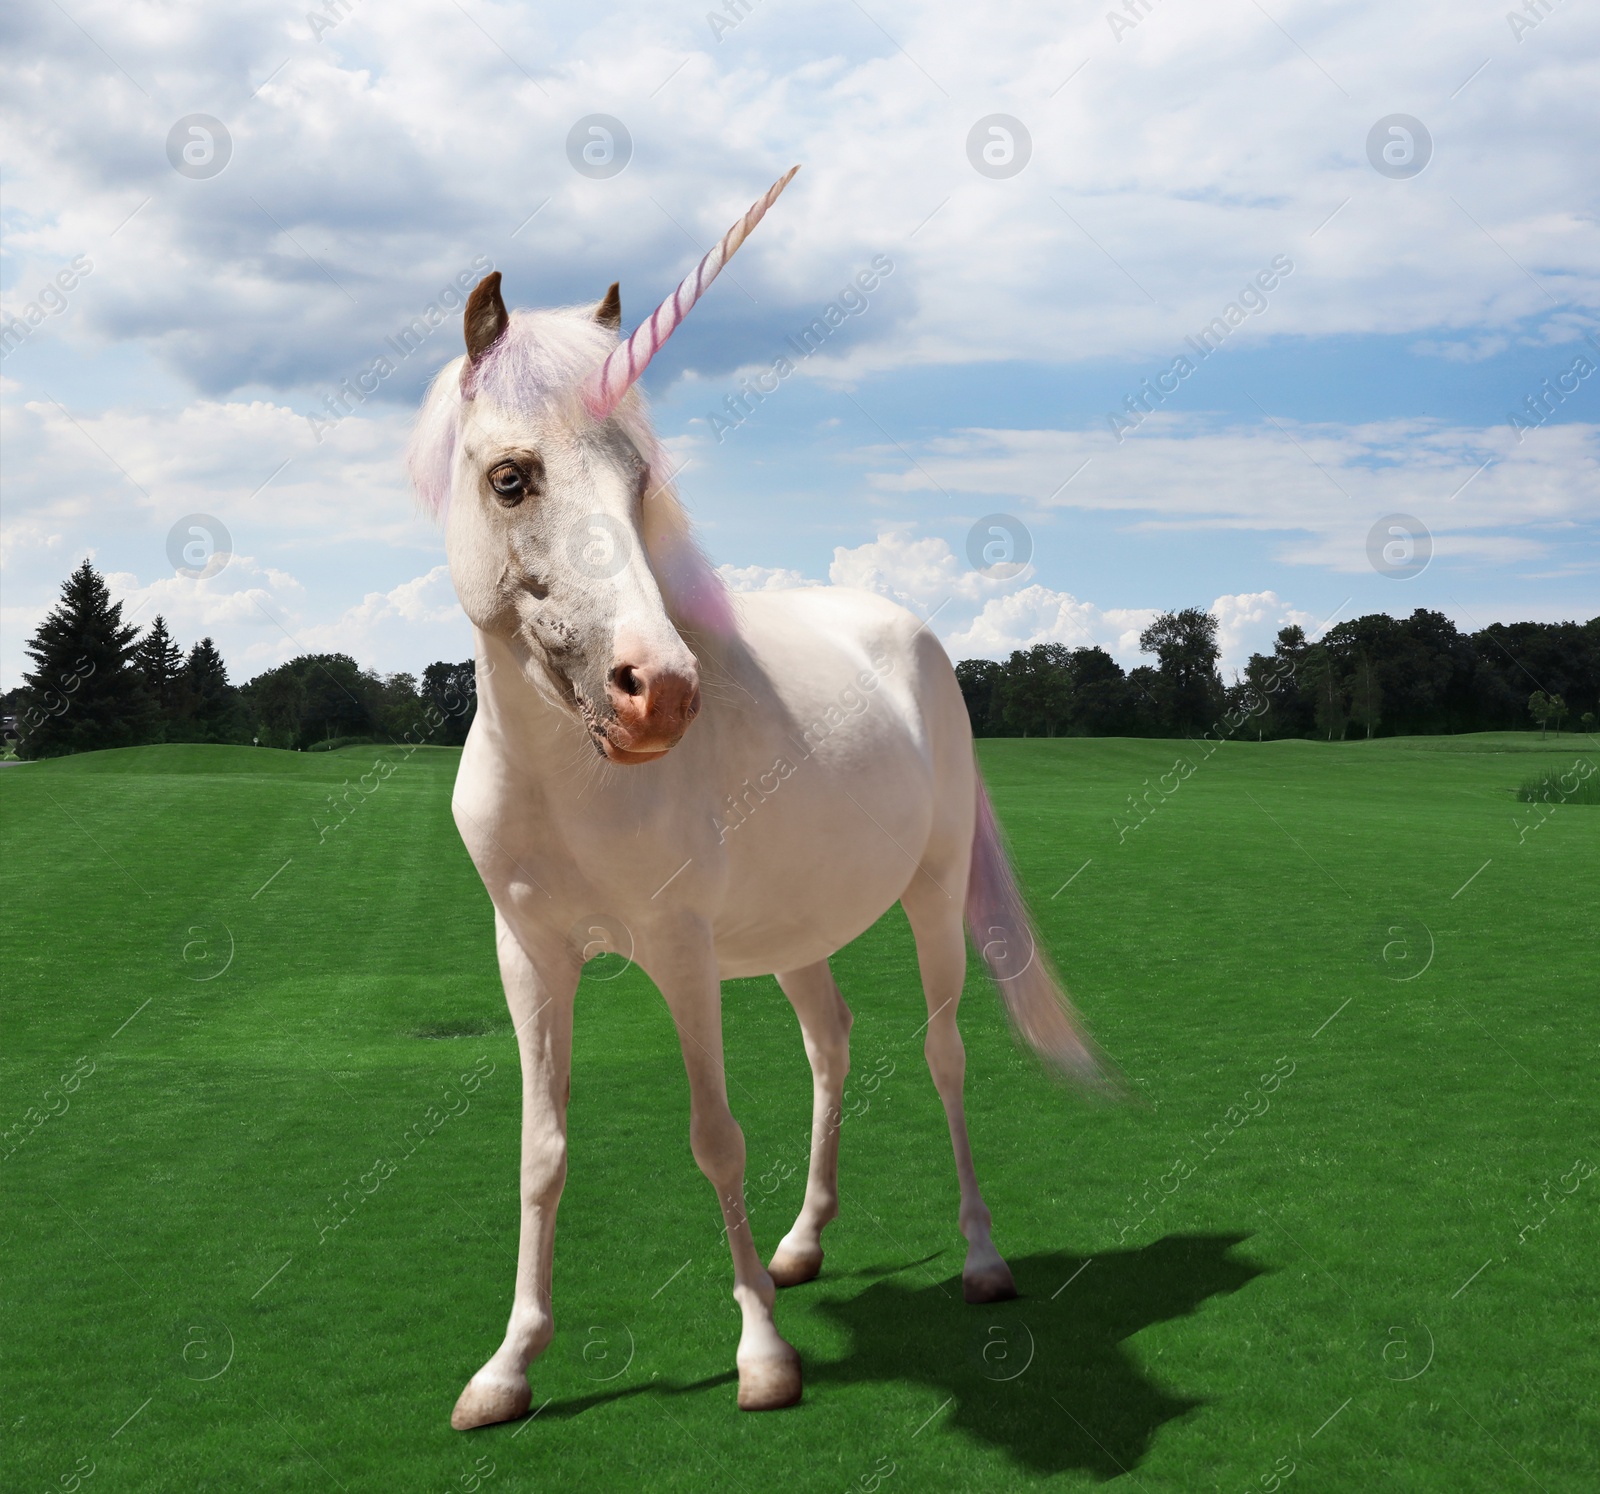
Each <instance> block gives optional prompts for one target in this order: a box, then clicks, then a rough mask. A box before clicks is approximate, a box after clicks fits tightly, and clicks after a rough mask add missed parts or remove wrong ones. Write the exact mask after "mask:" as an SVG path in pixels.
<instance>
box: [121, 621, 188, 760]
mask: <svg viewBox="0 0 1600 1494" xmlns="http://www.w3.org/2000/svg"><path fill="white" fill-rule="evenodd" d="M133 662H134V665H135V667H136V668H137V669H138V671H139V673H140V674H141V675H143V676H144V683H145V689H146V690H147V691H148V692H149V694H150V698H151V700H152V701H153V702H154V703H155V706H156V709H157V711H159V712H160V715H161V723H160V725H161V740H162V741H167V742H170V741H175V740H177V737H178V735H179V733H178V729H177V728H178V727H179V725H180V723H181V722H182V720H183V717H184V714H185V710H184V706H185V692H184V688H183V686H184V676H183V650H182V649H181V648H179V647H178V645H177V643H176V642H174V641H173V637H172V634H171V633H169V632H168V631H167V620H166V618H164V617H162V616H161V614H160V613H157V614H156V620H155V621H154V622H153V623H151V624H150V630H149V631H148V632H147V633H146V634H145V635H144V637H143V638H141V639H140V640H139V642H138V645H137V646H136V647H135V649H134V651H133Z"/></svg>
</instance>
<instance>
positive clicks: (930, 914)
mask: <svg viewBox="0 0 1600 1494" xmlns="http://www.w3.org/2000/svg"><path fill="white" fill-rule="evenodd" d="M957 875H958V874H957V872H956V871H955V870H953V869H952V870H950V871H949V873H948V874H945V873H944V872H943V871H940V872H939V873H938V874H937V876H936V875H935V873H934V872H928V873H922V872H919V874H918V876H917V878H916V879H915V881H914V882H913V883H912V885H911V886H910V887H908V888H907V889H906V891H905V894H904V895H903V896H902V897H901V899H900V903H901V906H902V907H903V908H904V909H905V912H906V918H907V919H908V920H909V922H910V924H911V932H912V933H913V934H914V935H915V936H916V941H917V964H918V966H919V967H920V969H921V971H922V991H923V995H924V996H925V997H926V998H927V1002H928V1035H927V1038H926V1040H925V1041H924V1043H923V1052H924V1054H925V1055H926V1056H927V1060H928V1069H929V1072H930V1073H932V1075H933V1083H934V1088H936V1089H937V1090H938V1091H939V1099H940V1100H941V1101H942V1102H943V1104H944V1113H945V1119H946V1121H948V1123H949V1126H950V1145H951V1148H952V1150H953V1151H954V1152H955V1159H956V1176H957V1178H958V1179H959V1180H960V1183H961V1211H960V1214H959V1216H958V1223H959V1226H960V1229H961V1234H962V1236H963V1238H964V1239H965V1240H966V1242H967V1258H966V1261H965V1262H964V1263H963V1265H962V1267H961V1294H962V1296H963V1297H965V1298H966V1300H967V1301H968V1302H1001V1301H1004V1300H1006V1299H1007V1298H1010V1297H1015V1296H1016V1295H1017V1287H1016V1283H1015V1282H1014V1281H1013V1280H1012V1278H1011V1268H1010V1267H1009V1266H1008V1265H1006V1263H1005V1261H1004V1259H1003V1258H1002V1257H1001V1255H1000V1252H999V1251H998V1250H996V1249H995V1246H994V1241H993V1240H991V1239H990V1238H989V1231H990V1229H991V1227H992V1221H991V1219H990V1216H989V1206H988V1205H987V1204H986V1203H984V1201H983V1194H982V1193H981V1192H980V1191H979V1188H978V1175H977V1171H976V1169H975V1168H974V1167H973V1164H972V1143H971V1142H970V1141H969V1140H968V1138H967V1113H966V1105H965V1102H964V1100H963V1098H962V1088H963V1085H964V1084H965V1082H966V1075H967V1055H966V1049H965V1048H964V1047H963V1046H962V1043H961V1033H960V1030H959V1029H958V1028H957V1026H956V1011H957V1008H958V1007H959V1006H960V1003H961V987H962V984H963V983H964V982H965V980H966V974H967V941H966V934H965V931H964V930H963V927H962V905H961V902H960V901H959V900H957V899H956V898H955V897H953V896H952V895H951V894H952V893H955V892H956V891H957V890H958V888H959V883H958V884H957V885H956V886H950V889H949V891H948V892H947V891H946V886H949V884H951V883H953V882H955V881H956V877H957ZM964 880H965V879H964V878H962V879H961V881H963V882H964ZM941 884H943V885H941Z"/></svg>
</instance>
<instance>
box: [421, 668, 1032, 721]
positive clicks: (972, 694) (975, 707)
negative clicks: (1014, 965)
mask: <svg viewBox="0 0 1600 1494" xmlns="http://www.w3.org/2000/svg"><path fill="white" fill-rule="evenodd" d="M434 667H435V668H437V667H438V666H437V665H435V666H434ZM1004 673H1005V669H1004V666H1003V665H1000V664H997V663H996V662H995V661H994V660H993V659H963V660H962V661H961V662H960V663H959V664H957V665H956V683H957V684H958V685H960V686H961V698H962V699H963V700H964V701H966V703H967V719H968V720H969V721H970V722H971V723H972V734H973V736H975V737H998V736H1001V735H1003V729H1002V728H1003V723H1002V721H1001V719H1000V706H999V702H998V700H997V698H996V693H997V691H998V690H999V688H1000V677H1001V676H1002V675H1003V674H1004ZM424 678H426V676H424Z"/></svg>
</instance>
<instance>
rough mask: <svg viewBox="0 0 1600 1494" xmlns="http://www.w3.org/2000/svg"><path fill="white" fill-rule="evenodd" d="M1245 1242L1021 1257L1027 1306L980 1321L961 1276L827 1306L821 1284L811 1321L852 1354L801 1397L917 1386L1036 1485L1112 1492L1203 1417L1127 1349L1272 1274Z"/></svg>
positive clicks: (1208, 1240)
mask: <svg viewBox="0 0 1600 1494" xmlns="http://www.w3.org/2000/svg"><path fill="white" fill-rule="evenodd" d="M1248 1238H1249V1237H1248V1236H1247V1235H1169V1236H1168V1237H1167V1238H1165V1239H1163V1240H1158V1241H1156V1242H1155V1243H1154V1244H1151V1245H1146V1246H1144V1247H1143V1248H1142V1249H1139V1250H1124V1251H1116V1252H1112V1253H1110V1254H1107V1255H1099V1256H1095V1257H1093V1258H1086V1257H1084V1256H1081V1255H1070V1254H1066V1253H1064V1252H1063V1253H1051V1254H1041V1255H1031V1256H1024V1257H1021V1258H1019V1259H1016V1260H1013V1261H1011V1263H1010V1264H1011V1270H1012V1274H1013V1275H1014V1276H1015V1278H1016V1282H1017V1289H1018V1291H1020V1292H1021V1294H1022V1295H1021V1297H1020V1298H1018V1299H1017V1300H1015V1301H1012V1302H998V1303H994V1304H991V1305H989V1306H984V1307H975V1306H969V1305H968V1304H967V1303H965V1302H964V1301H962V1298H961V1278H960V1275H959V1274H957V1275H954V1276H949V1277H946V1278H944V1279H938V1278H936V1277H935V1276H934V1275H932V1274H931V1273H929V1272H928V1271H927V1270H926V1267H925V1266H922V1267H919V1266H909V1267H905V1268H902V1269H900V1270H898V1271H897V1272H896V1273H895V1274H894V1275H892V1276H885V1277H883V1278H882V1279H879V1280H876V1281H874V1282H873V1283H872V1284H871V1285H870V1286H868V1287H866V1288H865V1289H864V1290H863V1291H860V1292H857V1293H855V1294H854V1295H851V1296H838V1295H834V1294H833V1293H832V1292H830V1290H829V1288H830V1285H833V1286H835V1287H836V1286H837V1283H833V1284H830V1283H829V1281H828V1279H827V1277H826V1274H824V1276H823V1277H822V1278H821V1279H819V1280H818V1281H817V1282H816V1283H815V1286H814V1287H813V1288H811V1289H809V1290H808V1289H807V1288H798V1289H796V1290H798V1291H805V1292H807V1294H808V1295H809V1294H810V1291H813V1290H814V1291H815V1292H816V1294H817V1296H816V1301H815V1306H816V1309H817V1310H818V1311H819V1312H821V1313H822V1314H823V1315H824V1316H826V1317H828V1318H829V1319H831V1320H832V1321H833V1322H834V1323H836V1324H838V1325H839V1326H840V1327H842V1328H844V1329H845V1330H846V1331H847V1332H848V1333H849V1334H850V1341H851V1344H850V1349H849V1351H848V1352H847V1353H845V1354H844V1355H843V1356H842V1357H841V1358H839V1359H837V1360H835V1361H833V1362H831V1363H826V1364H816V1363H812V1364H808V1365H807V1366H806V1370H807V1376H806V1378H807V1388H808V1390H810V1389H820V1388H821V1387H824V1386H827V1385H829V1384H830V1383H845V1384H851V1385H855V1384H860V1383H861V1382H863V1381H870V1380H893V1381H902V1382H904V1381H910V1382H914V1383H920V1384H923V1385H926V1386H928V1387H929V1388H930V1389H931V1390H932V1391H933V1393H934V1394H935V1395H938V1396H939V1397H940V1398H941V1400H942V1401H944V1402H945V1403H946V1404H950V1403H953V1409H952V1410H951V1411H950V1412H949V1415H948V1416H947V1417H943V1418H941V1421H940V1424H941V1425H945V1426H950V1425H953V1426H955V1427H956V1428H958V1429H959V1430H960V1431H961V1432H963V1433H964V1434H965V1435H967V1436H968V1437H971V1438H973V1439H974V1440H976V1441H979V1442H983V1443H987V1444H989V1445H990V1446H993V1447H995V1448H998V1449H1001V1450H1003V1451H1005V1452H1007V1453H1009V1454H1010V1455H1011V1456H1012V1457H1013V1458H1015V1459H1016V1460H1017V1461H1018V1462H1020V1463H1022V1464H1024V1465H1026V1466H1027V1467H1028V1468H1030V1469H1032V1470H1034V1471H1036V1472H1038V1473H1045V1474H1052V1473H1062V1472H1065V1471H1067V1470H1069V1469H1082V1470H1085V1471H1087V1472H1089V1473H1091V1474H1094V1475H1097V1476H1099V1477H1101V1478H1108V1479H1109V1478H1115V1477H1117V1476H1118V1475H1120V1474H1123V1473H1126V1472H1128V1471H1130V1470H1131V1469H1133V1468H1136V1467H1137V1466H1138V1464H1139V1462H1140V1461H1141V1460H1142V1459H1143V1458H1144V1456H1145V1454H1146V1453H1147V1452H1148V1451H1149V1449H1150V1445H1151V1443H1152V1442H1153V1440H1154V1438H1155V1435H1156V1433H1157V1431H1159V1430H1160V1428H1161V1427H1162V1426H1163V1425H1164V1424H1165V1423H1167V1422H1169V1421H1172V1420H1174V1419H1175V1418H1177V1417H1180V1416H1182V1415H1184V1414H1185V1413H1186V1412H1188V1411H1190V1410H1192V1409H1193V1408H1194V1407H1196V1406H1199V1405H1202V1404H1204V1402H1202V1401H1199V1400H1196V1399H1193V1398H1191V1397H1186V1396H1183V1395H1173V1394H1170V1393H1169V1392H1168V1391H1167V1390H1166V1389H1164V1388H1163V1387H1162V1386H1161V1385H1159V1384H1157V1383H1156V1382H1155V1381H1154V1380H1153V1379H1151V1378H1150V1377H1149V1376H1148V1375H1146V1374H1145V1373H1144V1371H1143V1370H1141V1369H1140V1367H1139V1366H1138V1364H1137V1363H1135V1361H1134V1359H1133V1358H1132V1356H1131V1355H1130V1354H1129V1353H1128V1351H1127V1350H1126V1349H1125V1348H1124V1347H1123V1342H1124V1340H1126V1339H1129V1338H1131V1337H1132V1336H1133V1335H1134V1334H1136V1333H1138V1332H1139V1331H1140V1330H1141V1329H1144V1328H1148V1327H1150V1326H1151V1325H1152V1324H1155V1323H1163V1322H1168V1321H1170V1320H1171V1319H1173V1318H1180V1317H1185V1316H1187V1315H1188V1314H1190V1313H1193V1312H1195V1311H1197V1310H1198V1309H1199V1308H1200V1306H1201V1305H1202V1304H1203V1303H1204V1302H1205V1301H1206V1300H1207V1299H1208V1298H1210V1297H1215V1296H1220V1295H1223V1294H1226V1293H1230V1292H1236V1291H1238V1290H1239V1289H1240V1288H1241V1287H1243V1286H1244V1285H1246V1283H1248V1282H1250V1281H1251V1280H1253V1279H1254V1278H1255V1277H1257V1276H1260V1275H1263V1274H1265V1268H1264V1267H1261V1266H1256V1265H1252V1264H1250V1263H1249V1262H1247V1261H1241V1260H1236V1259H1233V1258H1232V1257H1231V1255H1230V1252H1231V1251H1232V1250H1233V1248H1234V1247H1235V1246H1237V1245H1239V1244H1242V1243H1243V1242H1244V1240H1246V1239H1248ZM873 1274H875V1273H873ZM1069 1282H1070V1285H1068V1284H1067V1283H1069ZM941 1409H942V1408H941Z"/></svg>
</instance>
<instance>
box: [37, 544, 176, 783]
mask: <svg viewBox="0 0 1600 1494" xmlns="http://www.w3.org/2000/svg"><path fill="white" fill-rule="evenodd" d="M138 631H139V630H138V629H137V628H135V627H132V626H130V625H129V624H127V623H124V622H123V620H122V604H121V603H120V602H113V601H112V600H111V593H110V591H108V590H107V588H106V583H105V581H104V579H103V578H102V577H101V575H100V573H99V572H98V571H97V570H95V568H94V566H93V565H91V564H90V563H89V561H87V560H85V561H84V562H83V564H82V565H80V566H79V567H78V568H77V570H75V571H74V572H73V573H72V574H71V575H70V576H69V577H68V578H67V580H66V582H65V583H64V584H63V585H62V588H61V600H60V601H59V602H58V603H57V604H56V605H55V607H53V608H52V609H51V610H50V612H49V613H48V614H47V615H46V617H45V620H44V621H43V622H42V623H41V624H40V625H39V631H38V632H37V633H35V634H34V636H33V637H32V638H31V639H30V640H29V641H28V643H27V644H26V645H25V647H26V649H27V652H28V655H29V657H30V658H32V660H33V669H32V670H31V671H30V672H29V673H28V674H27V675H26V676H25V677H24V680H25V703H24V704H23V707H22V710H21V712H20V714H19V716H18V728H19V730H20V732H21V735H22V741H21V744H20V751H21V754H22V756H24V757H35V758H37V757H58V756H60V755H62V754H63V753H68V752H92V751H94V750H96V749H98V748H102V747H128V746H132V745H134V744H135V743H138V742H144V741H148V740H149V738H150V736H151V735H152V734H153V732H154V730H155V726H156V711H155V706H154V704H153V702H152V701H151V699H150V695H149V693H148V691H147V690H146V689H145V683H144V677H143V675H141V674H140V673H139V671H138V670H137V669H136V668H135V667H134V664H133V655H134V639H135V638H136V637H137V636H138Z"/></svg>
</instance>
